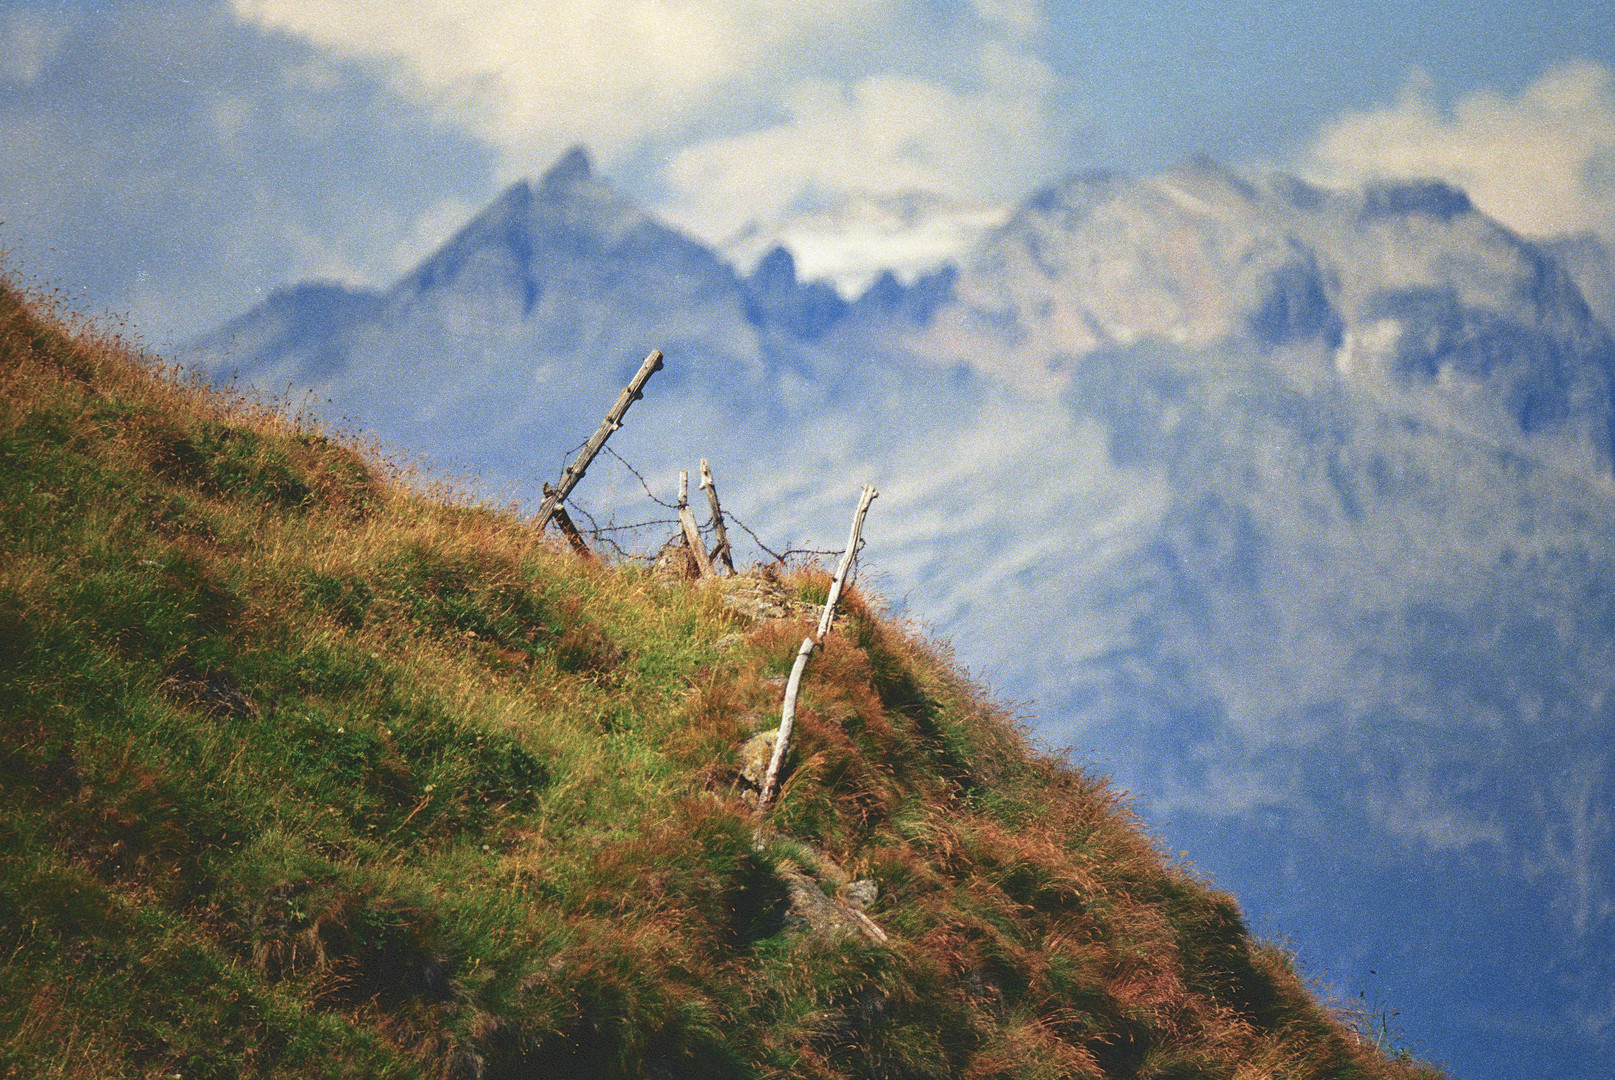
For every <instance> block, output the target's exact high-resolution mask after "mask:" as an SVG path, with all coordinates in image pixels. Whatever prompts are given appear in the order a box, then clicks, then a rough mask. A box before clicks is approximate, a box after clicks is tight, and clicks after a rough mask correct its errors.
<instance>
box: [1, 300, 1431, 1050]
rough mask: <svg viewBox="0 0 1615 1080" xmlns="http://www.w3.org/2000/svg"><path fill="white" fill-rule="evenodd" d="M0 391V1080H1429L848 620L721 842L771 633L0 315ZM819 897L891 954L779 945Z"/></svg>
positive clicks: (784, 640)
mask: <svg viewBox="0 0 1615 1080" xmlns="http://www.w3.org/2000/svg"><path fill="white" fill-rule="evenodd" d="M0 386H3V391H0V1075H3V1076H6V1077H12V1076H15V1077H38V1076H72V1077H98V1078H99V1077H115V1076H172V1075H174V1074H178V1075H180V1076H182V1077H184V1078H186V1080H200V1078H203V1077H233V1076H447V1077H474V1076H484V1077H545V1076H577V1077H587V1076H647V1077H673V1076H691V1077H731V1076H732V1077H750V1076H791V1077H854V1076H856V1077H933V1076H934V1077H942V1076H961V1077H963V1076H969V1077H983V1078H985V1077H998V1076H1004V1077H1010V1076H1017V1077H1022V1076H1024V1077H1057V1076H1074V1077H1101V1076H1103V1077H1135V1076H1136V1077H1160V1078H1167V1077H1181V1078H1188V1077H1238V1078H1241V1080H1254V1078H1258V1077H1325V1076H1327V1077H1365V1078H1367V1077H1404V1076H1427V1075H1434V1074H1431V1073H1428V1072H1426V1071H1424V1070H1420V1069H1417V1068H1415V1067H1413V1066H1410V1065H1407V1064H1405V1063H1401V1062H1395V1061H1388V1060H1386V1059H1385V1058H1384V1057H1383V1056H1382V1055H1381V1054H1380V1053H1379V1052H1378V1051H1377V1050H1375V1049H1374V1048H1373V1047H1372V1046H1370V1045H1367V1044H1365V1043H1362V1042H1361V1041H1359V1040H1357V1039H1356V1038H1354V1037H1353V1036H1352V1035H1351V1034H1350V1033H1349V1031H1348V1030H1347V1029H1346V1028H1344V1027H1343V1026H1342V1025H1341V1024H1340V1023H1339V1021H1338V1020H1337V1019H1336V1018H1334V1017H1333V1016H1331V1015H1330V1014H1329V1013H1328V1012H1326V1011H1325V1010H1324V1009H1322V1008H1320V1007H1319V1006H1318V1005H1317V1004H1316V1003H1315V1002H1314V1001H1313V1000H1312V999H1311V997H1310V996H1309V995H1308V993H1307V992H1306V990H1305V989H1304V988H1303V986H1302V984H1301V983H1300V982H1299V980H1298V979H1297V977H1296V975H1295V973H1294V971H1293V969H1292V966H1291V964H1290V962H1289V959H1288V958H1287V957H1286V955H1285V954H1284V953H1283V952H1282V951H1281V950H1278V949H1276V948H1273V947H1271V946H1267V945H1263V944H1260V943H1257V942H1254V941H1253V940H1252V939H1251V938H1250V937H1249V935H1248V934H1247V933H1246V931H1245V928H1244V926H1243V923H1242V921H1241V918H1240V915H1239V912H1238V910H1237V909H1236V907H1235V905H1234V903H1233V902H1232V901H1231V900H1230V899H1229V898H1228V897H1227V896H1224V895H1221V894H1218V893H1216V892H1213V891H1211V890H1209V889H1208V888H1206V887H1205V886H1204V885H1203V884H1202V883H1200V882H1198V881H1196V880H1195V879H1194V878H1193V877H1192V876H1190V875H1189V874H1187V873H1186V872H1185V871H1184V870H1182V869H1181V868H1178V867H1175V866H1171V865H1167V864H1166V863H1165V862H1164V861H1163V859H1162V858H1161V856H1160V854H1159V853H1158V851H1157V850H1156V848H1155V847H1154V846H1153V845H1152V843H1151V842H1150V841H1148V840H1147V839H1146V838H1145V837H1144V836H1143V834H1142V833H1141V831H1140V830H1139V828H1138V826H1137V824H1136V822H1135V821H1133V820H1132V819H1131V818H1130V816H1129V815H1128V813H1127V811H1126V810H1125V808H1124V807H1123V806H1121V805H1119V804H1118V802H1117V799H1116V797H1115V796H1114V794H1113V793H1112V792H1110V791H1109V790H1108V789H1107V788H1106V786H1105V784H1104V783H1103V781H1101V780H1097V779H1095V778H1093V777H1091V776H1089V775H1087V774H1085V773H1083V772H1082V771H1080V770H1078V769H1076V768H1073V767H1072V766H1070V765H1069V764H1067V763H1065V762H1063V761H1062V760H1059V759H1055V758H1051V757H1048V756H1046V755H1042V754H1040V753H1038V752H1035V751H1034V750H1033V749H1031V748H1030V747H1029V746H1028V745H1027V744H1026V742H1025V741H1024V739H1023V738H1022V736H1021V734H1020V732H1019V731H1018V730H1017V728H1016V727H1015V726H1014V724H1013V723H1012V722H1011V721H1010V720H1009V719H1008V718H1006V716H1005V715H1004V714H1003V713H1002V712H1001V711H1000V710H998V709H996V708H995V707H994V706H993V705H991V704H990V703H988V702H985V701H984V700H983V699H982V698H981V697H980V696H979V695H978V694H977V692H976V691H975V689H974V688H973V687H972V686H971V685H970V684H969V683H968V682H966V681H965V680H963V679H962V678H961V677H960V676H959V675H958V673H957V672H956V671H955V670H954V669H953V668H952V667H951V666H950V665H949V663H948V661H947V659H946V658H945V657H943V656H941V655H939V654H938V652H937V651H936V650H935V649H934V648H933V647H931V646H929V645H927V644H926V643H925V642H924V641H922V640H920V639H919V638H918V637H916V636H915V635H914V634H912V633H911V632H909V631H908V630H906V629H905V628H903V627H901V626H897V625H894V624H893V623H891V622H890V621H888V620H886V619H884V618H882V617H881V615H880V613H879V611H878V610H877V609H876V608H875V607H874V606H873V605H872V604H871V603H870V602H868V601H866V600H865V599H863V598H861V597H859V596H858V595H857V593H856V591H854V592H853V593H852V595H851V596H850V598H849V602H848V605H847V608H846V609H845V610H847V611H848V615H847V617H846V618H845V619H844V621H843V622H842V623H841V624H839V626H838V629H837V631H836V633H835V634H833V635H832V636H831V640H830V642H829V644H828V647H827V648H826V650H825V651H824V652H823V653H821V654H820V655H819V656H817V657H815V659H814V660H813V662H812V663H811V664H810V666H809V669H808V678H807V682H806V685H805V689H804V693H803V703H802V710H801V712H800V714H799V721H798V730H799V732H800V735H799V741H798V743H797V744H796V748H795V750H794V752H793V754H792V764H793V766H794V773H793V774H792V776H791V778H790V780H789V783H788V786H787V788H786V791H785V793H784V795H783V798H782V801H781V803H780V804H779V805H778V806H777V807H776V809H775V810H774V811H773V812H772V813H771V815H770V818H769V821H768V825H767V829H766V830H765V832H764V833H762V834H761V839H760V841H758V842H754V838H755V837H757V836H758V835H759V834H758V833H757V823H756V822H755V821H754V820H753V818H752V816H751V813H750V811H749V810H747V809H746V807H745V806H744V805H743V804H742V802H741V801H740V800H739V799H738V798H736V797H735V787H734V781H735V762H736V753H735V748H736V745H737V744H738V743H740V742H741V741H742V740H743V739H744V738H745V737H746V736H747V735H748V734H750V733H751V732H752V731H754V730H756V729H757V728H759V727H763V726H767V725H768V724H770V723H772V721H769V720H767V719H765V718H766V717H769V716H773V715H775V713H776V710H777V708H778V699H779V687H778V679H777V677H778V676H779V675H781V674H782V673H783V672H784V671H785V670H786V669H787V667H788V665H789V663H790V660H791V657H792V654H793V653H794V649H795V645H796V644H797V642H798V641H800V638H801V635H802V633H803V632H804V630H805V629H806V628H807V623H806V621H805V620H804V621H802V622H801V623H800V624H798V623H785V624H777V623H776V624H770V623H761V624H758V625H757V626H756V627H750V626H748V625H747V624H746V622H745V621H744V620H741V619H739V618H738V617H737V616H735V615H734V614H732V613H730V612H729V611H728V609H726V608H725V606H724V605H723V604H722V602H721V596H720V595H719V593H718V592H717V591H715V590H713V589H711V588H700V587H695V586H690V585H685V584H682V583H667V582H663V581H660V580H658V579H656V578H653V577H651V576H650V575H648V574H647V573H645V572H642V571H640V570H636V569H633V568H629V567H617V568H600V567H595V566H591V565H587V564H584V563H582V562H580V561H578V560H576V559H574V558H572V557H570V556H568V555H566V554H563V553H561V552H559V551H557V550H556V549H555V548H553V547H552V546H551V545H550V544H548V543H546V542H544V541H542V540H541V539H540V538H538V537H536V536H535V535H533V533H532V532H531V530H530V529H529V528H527V527H526V526H525V525H524V523H523V522H521V521H520V520H518V519H517V518H516V517H515V516H513V515H511V514H510V513H508V512H501V511H497V510H493V509H489V508H485V507H468V506H465V505H456V504H454V503H453V501H452V500H449V501H444V500H441V499H439V500H433V499H431V498H428V497H425V496H422V495H419V494H416V493H413V492H411V491H410V490H409V489H408V488H406V487H405V486H404V485H402V484H401V483H399V482H398V481H397V478H396V477H393V476H390V475H389V474H388V472H387V470H386V469H385V467H383V466H380V465H378V464H377V463H376V460H375V459H374V458H367V457H366V456H365V455H363V454H362V453H360V452H357V451H355V450H354V449H353V448H351V447H349V446H346V445H343V444H341V443H339V442H336V441H332V440H330V439H327V438H326V437H324V436H323V435H322V434H320V433H319V431H318V430H316V429H313V428H311V427H308V426H306V425H300V424H298V423H296V422H293V421H290V420H287V419H286V418H284V417H281V416H278V415H274V414H270V413H266V412H264V411H262V410H255V409H252V408H250V407H247V406H245V405H243V404H242V403H240V402H236V401H232V400H230V399H229V398H227V397H224V396H221V395H219V394H217V393H215V392H211V391H204V390H201V389H199V388H197V387H194V386H188V385H185V384H184V383H183V382H182V381H180V380H176V379H175V378H173V377H172V376H171V375H168V374H166V373H164V372H162V371H161V370H160V369H157V368H154V367H153V366H152V365H151V364H150V363H149V362H148V361H146V360H144V359H142V358H141V357H139V356H138V355H135V354H134V353H132V352H131V351H130V350H129V349H127V348H125V347H124V346H123V345H122V344H121V343H119V342H117V341H116V340H109V339H106V338H101V337H97V336H96V335H95V334H94V333H87V334H80V335H78V336H76V337H75V336H74V335H73V334H71V333H70V332H69V331H68V330H67V329H66V328H65V327H64V326H62V325H61V324H59V323H58V322H56V321H55V320H54V317H53V316H51V315H49V314H46V313H42V312H41V311H40V310H38V309H37V308H30V307H29V306H28V305H27V304H26V303H25V302H24V301H22V300H21V299H20V298H19V297H18V296H17V294H15V293H14V292H12V291H7V290H3V289H0ZM785 584H786V586H787V587H788V588H789V589H791V590H793V591H795V592H796V594H797V595H798V596H799V597H801V598H802V599H804V600H813V599H815V598H817V599H820V600H822V597H823V593H824V589H825V586H826V581H825V578H824V575H822V574H816V573H803V574H799V575H796V576H794V577H788V578H787V579H786V581H785ZM736 631H747V633H746V636H745V637H744V639H743V640H742V642H741V644H740V645H739V646H738V647H737V648H733V649H729V650H726V651H724V652H722V653H720V652H719V650H718V648H717V647H716V642H717V640H718V639H719V638H720V637H721V636H723V635H725V634H732V633H735V632H736ZM771 678H772V679H773V681H770V679H771ZM804 844H811V845H813V848H808V847H806V846H804ZM814 849H817V851H819V852H822V853H825V854H826V855H827V856H828V857H829V858H830V859H833V860H834V861H835V862H837V863H839V864H841V865H843V866H844V867H845V868H846V869H847V870H848V871H850V872H852V873H854V874H857V875H862V876H868V877H872V878H874V879H875V880H876V881H877V882H878V883H879V886H880V896H879V899H878V900H877V902H876V903H875V905H874V906H873V907H872V908H871V909H870V914H871V916H872V917H873V918H874V919H875V920H876V922H878V923H879V924H880V925H881V926H882V927H883V928H884V929H885V930H886V931H887V932H888V933H889V934H890V935H891V941H890V943H889V944H887V945H878V944H875V943H873V942H871V941H869V940H867V939H865V938H863V937H859V936H850V935H841V936H836V935H823V934H815V933H811V932H804V931H802V930H800V929H797V928H793V927H791V926H789V925H786V924H785V922H784V921H783V919H782V916H783V914H784V903H785V897H786V892H785V889H784V887H783V886H782V884H781V878H780V876H779V875H778V874H777V873H776V871H777V870H778V869H779V868H780V867H781V866H782V865H787V866H788V865H796V864H806V865H808V866H810V867H811V866H812V864H813V863H814V860H815V858H819V859H820V861H821V863H822V861H823V857H822V856H816V855H815V854H814ZM821 878H823V879H825V880H828V879H829V872H828V871H826V872H825V874H821Z"/></svg>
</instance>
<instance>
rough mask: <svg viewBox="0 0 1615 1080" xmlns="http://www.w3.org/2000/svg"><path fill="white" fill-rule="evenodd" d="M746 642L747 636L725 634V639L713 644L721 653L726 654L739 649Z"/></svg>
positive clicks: (722, 638)
mask: <svg viewBox="0 0 1615 1080" xmlns="http://www.w3.org/2000/svg"><path fill="white" fill-rule="evenodd" d="M745 640H746V635H745V634H738V633H737V634H725V635H723V637H721V638H719V639H718V640H717V641H715V642H713V646H714V647H715V648H716V649H717V650H718V651H719V652H721V653H725V652H729V651H730V650H732V649H738V648H739V647H740V646H741V644H742V643H743V642H744V641H745Z"/></svg>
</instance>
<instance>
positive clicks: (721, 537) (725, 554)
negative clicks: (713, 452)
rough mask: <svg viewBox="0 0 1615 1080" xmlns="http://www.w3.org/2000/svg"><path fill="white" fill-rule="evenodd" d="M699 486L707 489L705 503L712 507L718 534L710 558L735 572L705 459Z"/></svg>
mask: <svg viewBox="0 0 1615 1080" xmlns="http://www.w3.org/2000/svg"><path fill="white" fill-rule="evenodd" d="M701 486H702V487H704V488H706V489H707V503H708V505H710V506H711V507H712V528H713V531H715V532H716V533H717V534H718V546H717V547H715V548H713V549H712V558H714V559H722V560H723V565H724V568H725V569H726V570H728V571H729V572H730V573H731V574H732V573H734V572H735V560H734V557H733V556H732V555H731V554H730V550H729V534H728V532H726V531H725V530H724V527H723V508H722V507H720V506H719V505H718V485H717V484H714V483H713V482H712V470H711V469H710V468H708V467H707V459H706V458H702V459H701Z"/></svg>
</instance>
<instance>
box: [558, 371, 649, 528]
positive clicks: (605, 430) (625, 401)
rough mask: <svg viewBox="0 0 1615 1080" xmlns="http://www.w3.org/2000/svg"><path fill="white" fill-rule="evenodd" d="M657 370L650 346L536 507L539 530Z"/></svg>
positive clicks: (564, 498) (580, 478)
mask: <svg viewBox="0 0 1615 1080" xmlns="http://www.w3.org/2000/svg"><path fill="white" fill-rule="evenodd" d="M660 370H662V350H660V349H652V350H651V354H650V355H649V356H647V357H645V362H644V363H642V364H640V365H639V370H638V371H637V372H635V373H634V377H633V378H632V379H631V380H629V383H628V385H627V386H625V387H623V391H622V393H620V394H618V395H617V402H616V404H614V405H612V406H611V411H610V412H608V413H606V418H605V419H604V420H602V421H601V422H600V426H599V427H598V428H596V429H595V432H594V435H593V436H592V437H590V439H589V441H588V442H587V443H586V444H585V445H584V447H583V451H582V453H580V454H578V456H577V458H576V459H574V460H573V462H572V464H570V465H568V466H567V467H566V468H565V469H564V470H563V471H562V472H561V482H560V484H558V485H557V486H556V488H555V491H554V492H553V493H552V494H550V495H548V496H546V497H545V499H544V504H543V505H542V506H540V507H539V508H538V518H537V520H536V524H537V527H538V531H539V532H543V531H544V526H546V525H548V524H549V523H550V518H551V517H553V516H554V515H555V508H556V507H557V506H560V505H561V504H562V503H563V502H565V501H566V497H567V496H568V495H570V494H572V489H573V488H574V487H576V486H577V483H578V481H579V480H582V479H583V473H584V471H585V470H586V469H588V467H589V463H590V462H591V461H593V460H594V456H595V455H596V454H598V453H599V452H600V448H601V447H602V446H604V445H606V440H607V439H609V438H611V433H612V432H613V431H616V430H617V429H618V428H620V427H622V418H623V415H624V414H625V413H627V412H628V406H630V405H632V404H633V403H634V402H636V401H638V400H639V399H640V398H641V397H643V396H644V390H645V384H646V383H647V382H649V381H650V377H651V376H652V375H654V374H656V373H657V372H658V371H660Z"/></svg>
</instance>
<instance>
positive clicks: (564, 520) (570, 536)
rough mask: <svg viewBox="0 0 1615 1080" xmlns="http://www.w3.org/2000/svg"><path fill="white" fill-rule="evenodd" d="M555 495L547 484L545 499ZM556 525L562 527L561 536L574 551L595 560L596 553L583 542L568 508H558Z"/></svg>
mask: <svg viewBox="0 0 1615 1080" xmlns="http://www.w3.org/2000/svg"><path fill="white" fill-rule="evenodd" d="M554 494H555V489H554V488H552V487H550V486H549V485H548V484H545V485H544V497H545V498H546V499H547V498H549V497H550V496H551V495H554ZM555 524H557V525H559V526H560V527H561V534H562V535H563V536H565V537H566V542H567V543H569V544H571V545H572V550H573V551H575V552H577V553H578V554H579V555H580V556H582V557H583V558H585V559H592V558H594V552H592V551H590V550H589V545H588V544H586V543H584V542H583V534H582V533H580V532H578V527H577V526H576V525H574V524H572V515H571V514H569V513H567V512H566V507H564V506H559V505H558V506H556V508H555Z"/></svg>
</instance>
